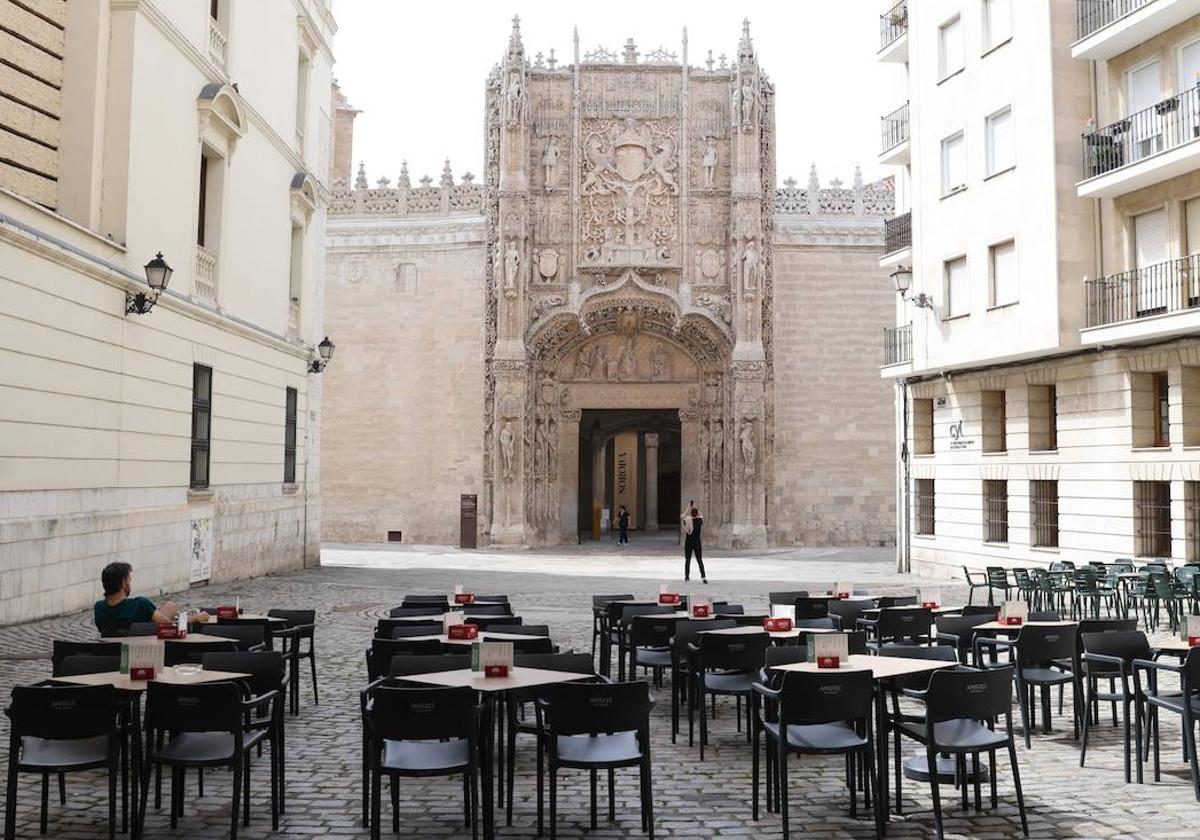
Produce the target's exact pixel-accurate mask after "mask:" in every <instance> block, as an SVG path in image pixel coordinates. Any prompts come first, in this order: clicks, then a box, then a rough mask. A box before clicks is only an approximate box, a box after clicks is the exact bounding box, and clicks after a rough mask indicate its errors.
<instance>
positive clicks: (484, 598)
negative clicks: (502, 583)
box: [475, 594, 508, 604]
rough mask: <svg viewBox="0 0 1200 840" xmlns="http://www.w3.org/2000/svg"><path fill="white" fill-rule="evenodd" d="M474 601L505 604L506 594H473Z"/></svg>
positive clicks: (506, 601)
mask: <svg viewBox="0 0 1200 840" xmlns="http://www.w3.org/2000/svg"><path fill="white" fill-rule="evenodd" d="M475 603H477V604H507V603H508V596H507V595H479V594H476V595H475Z"/></svg>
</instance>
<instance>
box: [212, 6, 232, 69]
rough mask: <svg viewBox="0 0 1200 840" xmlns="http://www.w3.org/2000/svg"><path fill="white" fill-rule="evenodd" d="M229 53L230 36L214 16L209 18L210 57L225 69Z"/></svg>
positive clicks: (214, 62)
mask: <svg viewBox="0 0 1200 840" xmlns="http://www.w3.org/2000/svg"><path fill="white" fill-rule="evenodd" d="M228 55H229V36H227V35H226V34H225V30H224V29H222V28H221V24H220V23H218V22H217V21H216V20H215V19H214V18H211V17H210V18H209V19H208V57H209V58H210V59H211V60H212V62H213V64H215V65H217V67H219V68H221V70H222V71H224V70H225V67H226V60H227V58H228Z"/></svg>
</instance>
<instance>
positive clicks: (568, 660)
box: [513, 653, 596, 675]
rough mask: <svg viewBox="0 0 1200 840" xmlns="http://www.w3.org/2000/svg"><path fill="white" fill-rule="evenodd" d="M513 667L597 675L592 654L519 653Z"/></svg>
mask: <svg viewBox="0 0 1200 840" xmlns="http://www.w3.org/2000/svg"><path fill="white" fill-rule="evenodd" d="M513 665H515V666H516V667H518V668H539V669H541V670H543V671H565V672H567V673H569V674H593V675H594V674H595V673H596V663H595V662H594V661H593V659H592V655H591V654H590V653H518V654H516V655H514V656H513Z"/></svg>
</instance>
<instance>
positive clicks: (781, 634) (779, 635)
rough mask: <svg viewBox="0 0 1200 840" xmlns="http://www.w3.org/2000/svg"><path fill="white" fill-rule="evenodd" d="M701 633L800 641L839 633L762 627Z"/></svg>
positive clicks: (814, 629) (802, 628) (808, 628)
mask: <svg viewBox="0 0 1200 840" xmlns="http://www.w3.org/2000/svg"><path fill="white" fill-rule="evenodd" d="M700 632H701V633H712V634H714V635H719V636H748V635H753V634H754V633H766V634H767V635H768V636H770V637H771V638H772V639H798V638H800V637H801V636H804V635H807V634H808V633H837V632H838V631H837V630H834V629H833V628H832V627H793V628H792V629H791V630H772V631H770V632H768V631H766V630H764V629H763V628H762V626H761V625H760V626H758V627H754V626H750V627H727V628H725V629H724V630H701V631H700Z"/></svg>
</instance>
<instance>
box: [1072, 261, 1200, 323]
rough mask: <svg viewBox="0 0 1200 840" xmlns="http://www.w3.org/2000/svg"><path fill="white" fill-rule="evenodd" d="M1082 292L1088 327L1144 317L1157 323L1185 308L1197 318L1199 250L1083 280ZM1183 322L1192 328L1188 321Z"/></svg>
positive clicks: (1199, 270) (1199, 301)
mask: <svg viewBox="0 0 1200 840" xmlns="http://www.w3.org/2000/svg"><path fill="white" fill-rule="evenodd" d="M1084 293H1085V299H1086V306H1087V313H1086V318H1085V324H1086V327H1088V328H1093V327H1107V326H1110V325H1113V324H1127V323H1136V322H1140V321H1144V320H1146V319H1154V320H1155V322H1156V323H1157V322H1160V321H1162V320H1163V319H1162V318H1161V317H1160V316H1166V315H1171V314H1175V313H1187V312H1194V313H1196V314H1197V318H1198V319H1200V254H1191V255H1190V256H1187V257H1182V258H1180V259H1177V260H1169V261H1167V262H1163V263H1156V264H1155V265H1148V266H1146V267H1144V268H1136V269H1133V270H1132V271H1123V272H1121V273H1120V274H1111V275H1109V276H1107V277H1098V278H1096V279H1095V280H1087V281H1085V282H1084ZM1188 320H1189V321H1190V320H1191V319H1188ZM1158 326H1159V327H1163V328H1164V329H1166V330H1167V331H1170V330H1172V329H1174V327H1173V326H1170V325H1165V324H1158ZM1183 326H1185V327H1188V328H1190V329H1194V326H1193V325H1190V324H1187V325H1183Z"/></svg>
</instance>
